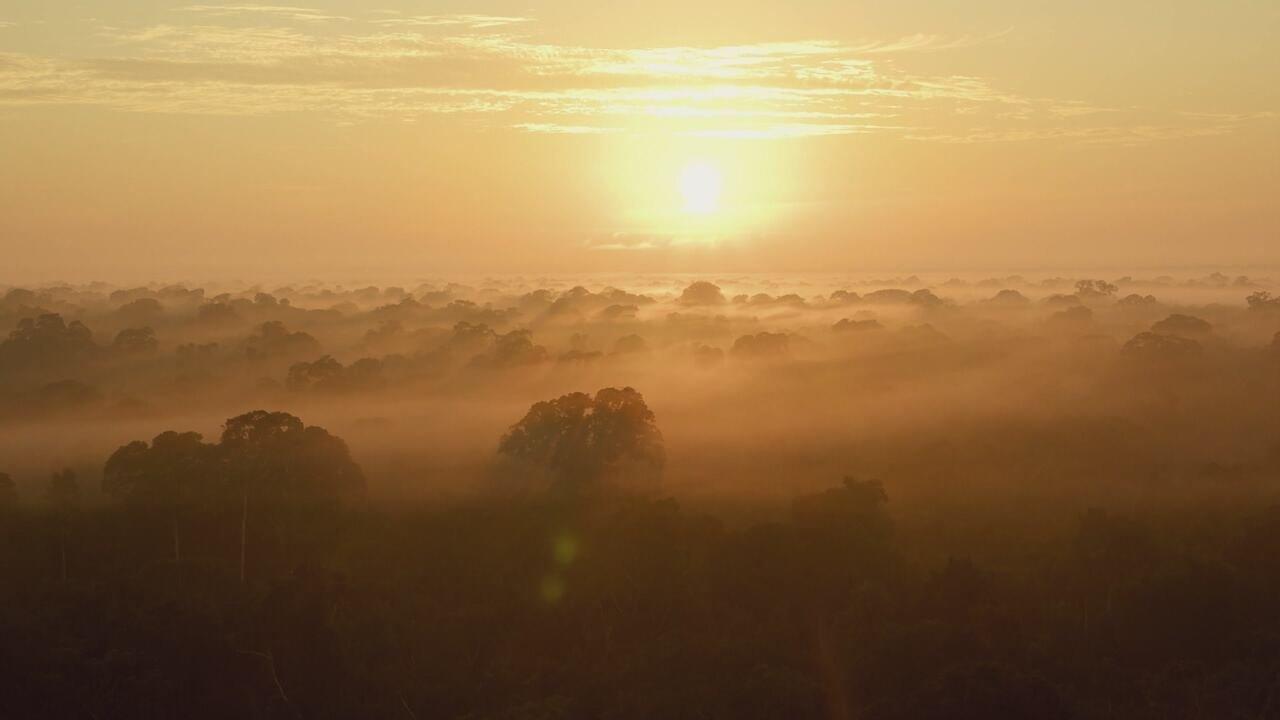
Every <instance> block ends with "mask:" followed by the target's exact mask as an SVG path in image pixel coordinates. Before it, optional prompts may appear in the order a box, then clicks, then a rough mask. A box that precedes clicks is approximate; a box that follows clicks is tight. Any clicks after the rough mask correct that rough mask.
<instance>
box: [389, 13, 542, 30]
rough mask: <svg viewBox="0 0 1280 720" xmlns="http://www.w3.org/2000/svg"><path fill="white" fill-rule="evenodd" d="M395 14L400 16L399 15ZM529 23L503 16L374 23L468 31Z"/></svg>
mask: <svg viewBox="0 0 1280 720" xmlns="http://www.w3.org/2000/svg"><path fill="white" fill-rule="evenodd" d="M394 14H395V15H399V13H394ZM527 22H532V18H527V17H510V16H502V15H412V16H406V17H387V18H383V19H381V20H374V21H373V23H374V24H375V25H392V26H397V27H420V28H459V27H461V28H466V29H468V30H488V29H491V28H500V27H507V26H509V25H519V24H521V23H527Z"/></svg>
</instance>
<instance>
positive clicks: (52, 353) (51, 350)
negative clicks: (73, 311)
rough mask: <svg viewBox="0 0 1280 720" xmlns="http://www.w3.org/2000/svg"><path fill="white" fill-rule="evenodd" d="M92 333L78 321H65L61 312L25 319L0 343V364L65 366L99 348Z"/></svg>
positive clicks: (28, 366) (8, 365) (4, 365)
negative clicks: (59, 313)
mask: <svg viewBox="0 0 1280 720" xmlns="http://www.w3.org/2000/svg"><path fill="white" fill-rule="evenodd" d="M100 349H101V348H99V347H98V346H97V345H96V344H95V343H94V342H93V334H92V333H91V332H89V328H87V327H85V326H84V324H83V323H81V322H80V321H78V320H76V321H72V322H71V323H67V322H66V321H64V320H63V319H62V316H61V315H57V314H46V315H41V316H39V317H36V318H25V319H23V320H21V321H19V322H18V327H17V328H16V329H15V330H13V332H11V333H9V338H8V339H7V340H5V341H4V342H0V367H10V368H23V369H26V368H35V367H39V368H45V367H68V366H72V365H74V364H75V363H77V362H81V361H83V360H85V359H87V358H90V357H92V356H94V355H95V354H97V353H98V352H99V351H100Z"/></svg>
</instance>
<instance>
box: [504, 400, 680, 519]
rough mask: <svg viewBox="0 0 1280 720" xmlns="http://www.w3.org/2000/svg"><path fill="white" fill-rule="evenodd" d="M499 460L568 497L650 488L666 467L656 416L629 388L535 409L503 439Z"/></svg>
mask: <svg viewBox="0 0 1280 720" xmlns="http://www.w3.org/2000/svg"><path fill="white" fill-rule="evenodd" d="M498 455H499V456H500V457H502V458H504V459H506V460H508V461H510V462H512V463H514V464H515V466H516V467H517V468H519V469H523V470H526V471H534V472H543V473H546V475H547V479H548V480H549V481H550V484H551V487H552V488H553V489H554V490H556V491H559V492H567V493H569V494H580V493H583V492H590V491H593V490H597V489H601V488H604V487H613V488H627V489H638V488H644V487H652V486H654V485H656V484H657V482H658V481H659V480H660V479H661V476H662V469H663V466H664V465H665V463H666V451H665V449H664V448H663V443H662V432H661V431H660V430H658V426H657V424H656V422H655V419H654V414H653V411H651V410H650V409H649V406H648V405H646V404H645V401H644V397H643V396H642V395H641V394H640V393H639V392H637V391H636V390H635V389H633V388H630V387H625V388H621V389H619V388H604V389H603V390H600V391H599V392H597V393H596V395H595V397H594V398H593V397H591V396H590V395H587V394H586V393H570V394H568V395H563V396H561V397H559V398H556V399H555V400H547V401H543V402H539V403H535V404H534V405H533V407H531V408H529V412H528V413H526V414H525V416H524V418H522V419H521V420H520V422H518V423H516V424H515V425H513V426H512V427H511V429H510V430H509V431H508V432H507V434H506V435H504V436H503V437H502V440H501V441H500V442H499V443H498Z"/></svg>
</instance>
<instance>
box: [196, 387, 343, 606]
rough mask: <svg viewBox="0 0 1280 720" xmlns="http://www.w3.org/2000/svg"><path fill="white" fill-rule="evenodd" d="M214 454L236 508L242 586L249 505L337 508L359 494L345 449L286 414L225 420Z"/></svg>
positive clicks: (254, 414)
mask: <svg viewBox="0 0 1280 720" xmlns="http://www.w3.org/2000/svg"><path fill="white" fill-rule="evenodd" d="M218 450H219V454H220V457H221V460H222V463H223V468H224V472H225V473H226V478H227V483H228V487H229V488H230V489H231V491H232V492H234V493H235V494H237V495H239V497H240V502H241V515H240V580H241V582H243V581H244V577H245V553H246V534H247V529H248V522H249V503H250V500H251V499H252V500H253V501H254V502H260V503H264V504H268V505H279V504H288V503H297V502H336V501H340V500H342V499H345V498H349V497H351V496H353V495H356V494H359V493H360V492H362V491H363V489H364V473H363V472H362V471H361V470H360V466H359V465H357V464H356V463H355V461H354V460H352V459H351V453H350V451H349V450H348V449H347V444H346V443H345V442H343V441H342V439H341V438H338V437H335V436H333V435H330V434H329V431H327V430H325V429H324V428H321V427H315V426H307V425H304V424H303V422H302V420H300V419H298V418H297V417H295V416H293V415H290V414H289V413H285V412H267V411H266V410H255V411H253V412H249V413H245V414H244V415H238V416H236V417H233V418H231V419H230V420H227V422H226V424H225V425H224V426H223V431H222V440H221V442H220V443H219V446H218Z"/></svg>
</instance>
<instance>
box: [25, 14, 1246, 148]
mask: <svg viewBox="0 0 1280 720" xmlns="http://www.w3.org/2000/svg"><path fill="white" fill-rule="evenodd" d="M181 10H182V11H183V12H184V13H186V14H189V15H195V16H198V17H199V20H197V21H196V22H194V23H179V22H174V23H169V24H160V25H152V26H146V27H127V28H126V27H114V26H105V25H104V26H100V27H99V29H98V33H99V36H100V38H101V39H103V40H104V41H106V42H107V43H108V44H109V47H111V48H112V50H111V52H110V53H109V54H107V56H105V57H97V58H89V59H81V58H68V57H41V56H33V55H22V54H13V53H10V54H7V55H5V54H0V105H35V104H84V105H101V106H107V107H113V108H118V109H123V110H128V111H134V112H162V113H198V114H222V115H263V114H270V113H281V112H312V113H316V114H321V115H325V116H331V117H332V118H333V120H334V121H335V122H344V123H346V122H352V121H356V120H361V119H366V118H395V119H412V118H415V117H421V116H424V115H429V114H450V115H456V116H459V117H467V118H475V119H477V120H480V119H483V120H484V125H485V126H486V127H494V126H495V125H497V126H506V127H510V128H513V129H515V130H518V131H523V132H529V133H539V134H603V133H621V132H632V133H668V134H673V135H684V136H694V137H706V138H722V139H736V140H781V139H787V138H802V137H817V136H833V135H853V134H867V133H890V134H895V135H898V136H901V137H905V138H912V139H915V140H920V141H931V142H945V143H972V142H995V141H1027V140H1072V141H1079V142H1151V141H1156V140H1161V139H1169V138H1175V137H1189V136H1193V135H1205V134H1213V133H1222V132H1232V131H1233V130H1234V129H1235V128H1237V127H1240V126H1242V125H1243V124H1244V123H1247V122H1252V121H1255V120H1257V119H1258V118H1224V117H1219V116H1212V117H1210V116H1196V115H1192V114H1172V113H1165V114H1164V115H1161V116H1157V117H1153V116H1151V114H1150V113H1148V114H1147V115H1145V116H1141V117H1139V116H1138V115H1137V114H1135V113H1133V112H1128V111H1125V112H1122V111H1119V110H1117V109H1115V108H1107V107H1099V106H1095V105H1093V104H1090V103H1087V102H1081V101H1076V100H1071V99H1065V100H1064V99H1051V98H1036V97H1028V96H1025V95H1021V94H1018V93H1014V92H1010V91H1007V90H1003V89H1000V88H999V87H998V86H996V85H994V84H993V83H992V82H991V81H990V80H988V79H986V78H981V77H973V76H961V75H936V74H934V75H930V74H920V73H913V72H909V71H907V70H905V69H903V68H902V66H901V64H900V63H899V62H897V61H894V60H893V59H891V58H889V57H887V56H889V55H891V54H897V53H912V52H938V51H944V50H955V49H957V48H963V47H970V46H973V45H977V44H981V43H985V42H990V41H993V40H995V39H998V38H1000V37H1003V36H1004V34H1005V33H997V34H994V35H987V36H961V37H951V38H946V37H941V36H935V35H911V36H907V37H903V38H899V39H896V40H890V41H879V42H863V43H840V42H836V41H831V40H822V39H808V40H796V41H788V42H762V43H753V44H737V45H724V46H707V47H697V46H677V47H649V48H607V47H590V46H581V45H570V44H555V43H548V42H539V41H537V39H536V38H535V37H534V36H532V35H527V34H525V35H521V34H513V27H514V28H520V29H521V30H522V31H523V30H529V29H530V28H531V27H532V25H533V21H532V20H531V19H529V18H525V17H508V16H496V15H481V14H456V15H416V16H410V15H400V14H398V13H392V12H381V13H377V14H371V15H367V16H365V17H366V18H368V19H367V22H366V21H359V22H351V23H345V24H342V25H340V26H339V25H337V24H332V23H329V22H328V21H331V20H341V19H343V18H341V17H340V16H336V15H329V14H327V13H323V12H320V11H317V10H312V9H308V8H304V7H298V6H291V5H288V6H287V5H248V4H237V5H189V6H186V7H184V8H181ZM226 18H234V19H236V20H244V22H243V23H241V22H236V23H225V22H222V21H221V20H222V19H226ZM339 27H340V28H341V30H342V31H341V32H336V31H335V30H337V29H338V28H339Z"/></svg>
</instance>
